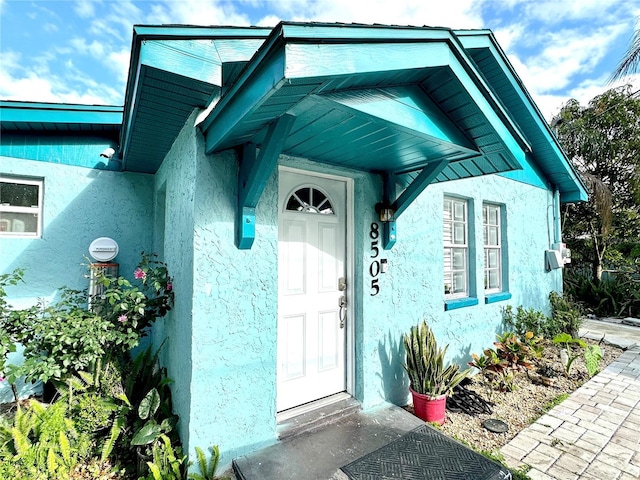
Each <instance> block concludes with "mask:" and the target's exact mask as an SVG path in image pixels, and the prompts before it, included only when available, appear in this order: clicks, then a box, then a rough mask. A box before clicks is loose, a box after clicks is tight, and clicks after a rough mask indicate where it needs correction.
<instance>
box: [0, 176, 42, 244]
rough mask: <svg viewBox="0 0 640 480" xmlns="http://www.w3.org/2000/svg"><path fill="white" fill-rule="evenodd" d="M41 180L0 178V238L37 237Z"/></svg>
mask: <svg viewBox="0 0 640 480" xmlns="http://www.w3.org/2000/svg"><path fill="white" fill-rule="evenodd" d="M41 218H42V180H33V179H25V178H14V177H0V237H39V236H40V229H41V227H40V225H41Z"/></svg>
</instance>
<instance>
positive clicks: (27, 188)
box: [0, 182, 38, 207]
mask: <svg viewBox="0 0 640 480" xmlns="http://www.w3.org/2000/svg"><path fill="white" fill-rule="evenodd" d="M0 204H2V205H3V206H12V207H37V206H38V185H26V184H21V183H11V182H0Z"/></svg>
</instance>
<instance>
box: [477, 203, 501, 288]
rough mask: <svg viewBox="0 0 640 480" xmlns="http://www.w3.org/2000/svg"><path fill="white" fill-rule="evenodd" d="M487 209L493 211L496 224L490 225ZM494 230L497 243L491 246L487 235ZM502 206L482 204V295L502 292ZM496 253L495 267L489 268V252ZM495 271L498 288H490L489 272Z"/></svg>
mask: <svg viewBox="0 0 640 480" xmlns="http://www.w3.org/2000/svg"><path fill="white" fill-rule="evenodd" d="M489 209H492V210H494V211H495V218H496V223H490V215H489ZM490 228H496V229H497V234H496V241H497V243H495V244H491V243H489V242H488V241H489V239H490V238H491V237H490V235H489V229H490ZM502 233H503V232H502V205H499V204H497V203H491V202H484V203H483V204H482V237H483V241H482V248H483V258H484V270H483V279H484V282H483V284H484V293H485V294H492V293H499V292H502V291H503V290H504V281H503V261H502V253H503V250H502V249H503V245H502V243H503V242H502ZM492 250H493V251H497V256H496V259H497V263H498V265H497V267H490V266H489V252H490V251H492ZM491 271H497V278H498V286H497V287H490V286H488V285H489V282H490V272H491Z"/></svg>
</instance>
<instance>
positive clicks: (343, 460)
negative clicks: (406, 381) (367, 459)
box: [233, 400, 424, 480]
mask: <svg viewBox="0 0 640 480" xmlns="http://www.w3.org/2000/svg"><path fill="white" fill-rule="evenodd" d="M354 401H355V400H354ZM334 406H335V404H334ZM420 425H424V422H423V421H421V420H420V419H418V418H417V417H415V416H413V415H411V414H410V413H408V412H407V411H405V410H403V409H402V408H400V407H396V406H394V405H389V404H387V405H385V406H384V407H380V408H376V409H375V410H372V411H367V412H366V413H365V412H363V411H362V410H360V409H359V407H358V409H357V410H356V411H355V412H353V413H351V414H350V415H345V416H342V417H339V418H337V419H335V421H333V422H330V423H324V424H322V425H319V426H318V425H316V426H315V427H314V428H312V429H311V430H306V431H304V432H302V433H299V434H297V435H295V436H289V437H287V438H285V439H284V440H281V441H279V442H278V443H276V444H275V445H272V446H270V447H267V448H265V449H263V450H260V451H257V452H254V453H252V454H249V455H245V456H242V457H239V458H236V459H235V460H234V461H233V469H234V471H235V473H236V476H237V478H238V479H239V480H284V479H288V480H330V479H332V480H337V479H344V478H346V475H344V473H343V472H341V471H340V468H341V467H343V466H345V465H347V464H349V463H351V462H353V461H354V460H356V459H358V458H360V457H362V456H364V455H367V454H368V453H371V452H373V451H375V450H377V449H379V448H380V447H382V446H384V445H387V444H389V443H391V442H392V441H394V440H396V439H398V438H400V437H401V436H402V435H404V434H405V433H407V432H409V431H411V430H414V429H415V428H417V427H418V426H420Z"/></svg>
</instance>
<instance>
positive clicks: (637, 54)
mask: <svg viewBox="0 0 640 480" xmlns="http://www.w3.org/2000/svg"><path fill="white" fill-rule="evenodd" d="M638 71H640V22H639V26H638V28H636V31H635V33H634V34H633V38H632V39H631V43H630V44H629V49H628V50H627V52H626V53H625V55H624V57H622V60H620V63H619V64H618V66H617V68H616V70H615V71H614V72H613V76H612V80H619V79H621V78H623V77H625V76H627V75H631V74H632V73H635V72H638Z"/></svg>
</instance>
